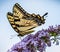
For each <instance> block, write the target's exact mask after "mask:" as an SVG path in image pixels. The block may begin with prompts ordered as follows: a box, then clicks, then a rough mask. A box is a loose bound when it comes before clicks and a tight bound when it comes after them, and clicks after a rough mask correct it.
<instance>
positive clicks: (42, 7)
mask: <svg viewBox="0 0 60 52" xmlns="http://www.w3.org/2000/svg"><path fill="white" fill-rule="evenodd" d="M15 3H19V4H20V5H21V6H22V7H23V8H24V9H25V10H26V11H27V12H29V13H35V14H40V15H43V14H44V13H45V12H48V17H46V23H45V24H44V25H42V26H39V27H37V28H35V30H36V31H38V30H40V29H42V28H44V29H45V28H48V26H51V25H53V26H55V25H58V24H60V0H0V52H6V51H7V50H8V48H11V46H12V45H13V44H15V43H17V42H19V41H20V38H19V37H17V36H16V35H17V33H16V32H15V31H14V30H13V29H12V27H11V26H10V24H9V22H8V19H7V12H12V8H13V5H14V4H15ZM36 31H35V32H36ZM35 32H34V33H35ZM11 35H12V36H15V37H13V38H12V39H10V38H11ZM59 48H60V45H59V46H55V45H53V46H51V47H50V48H48V47H47V49H46V52H59V51H60V49H59Z"/></svg>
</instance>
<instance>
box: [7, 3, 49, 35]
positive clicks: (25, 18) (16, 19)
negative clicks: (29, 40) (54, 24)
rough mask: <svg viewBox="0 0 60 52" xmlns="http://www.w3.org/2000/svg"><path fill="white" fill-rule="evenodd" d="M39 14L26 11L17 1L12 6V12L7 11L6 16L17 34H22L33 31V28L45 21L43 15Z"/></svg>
mask: <svg viewBox="0 0 60 52" xmlns="http://www.w3.org/2000/svg"><path fill="white" fill-rule="evenodd" d="M47 14H48V13H45V14H44V15H43V16H40V15H39V14H37V15H36V14H34V13H33V14H30V13H27V12H26V11H25V10H24V9H23V8H22V7H21V6H20V5H19V4H18V3H16V4H14V6H13V13H11V12H8V13H7V18H8V21H9V22H10V24H11V26H12V28H13V29H14V30H15V31H16V32H17V33H18V36H24V35H26V34H29V33H32V32H34V30H33V28H35V27H37V26H41V25H42V24H44V23H45V19H44V16H46V15H47Z"/></svg>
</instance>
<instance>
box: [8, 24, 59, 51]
mask: <svg viewBox="0 0 60 52" xmlns="http://www.w3.org/2000/svg"><path fill="white" fill-rule="evenodd" d="M58 34H60V25H58V26H56V27H53V26H49V28H48V29H46V30H44V29H42V30H40V31H38V32H37V33H36V34H35V35H33V34H30V35H28V36H27V37H25V38H24V39H23V40H21V42H19V43H17V44H15V45H13V47H12V48H11V49H10V50H8V51H7V52H36V50H38V51H40V52H43V51H45V49H46V47H47V46H49V47H50V46H51V39H50V38H51V37H52V36H54V38H53V40H54V41H55V40H57V38H56V37H57V36H58ZM56 44H59V42H58V40H57V41H56Z"/></svg>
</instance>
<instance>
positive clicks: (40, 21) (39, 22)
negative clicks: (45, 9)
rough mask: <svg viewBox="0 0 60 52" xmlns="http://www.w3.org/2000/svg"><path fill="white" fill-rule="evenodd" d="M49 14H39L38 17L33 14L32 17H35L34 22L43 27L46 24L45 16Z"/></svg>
mask: <svg viewBox="0 0 60 52" xmlns="http://www.w3.org/2000/svg"><path fill="white" fill-rule="evenodd" d="M47 14H48V13H45V14H44V15H43V16H40V15H39V14H38V15H35V14H32V16H34V17H35V18H34V20H35V21H36V22H37V23H38V25H42V24H44V23H45V18H44V17H45V16H46V15H47Z"/></svg>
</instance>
